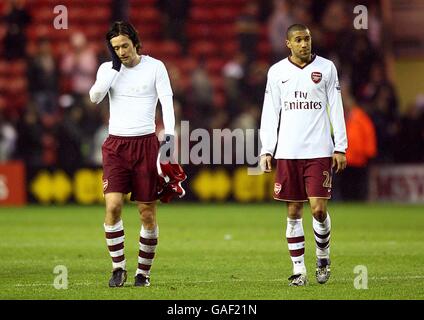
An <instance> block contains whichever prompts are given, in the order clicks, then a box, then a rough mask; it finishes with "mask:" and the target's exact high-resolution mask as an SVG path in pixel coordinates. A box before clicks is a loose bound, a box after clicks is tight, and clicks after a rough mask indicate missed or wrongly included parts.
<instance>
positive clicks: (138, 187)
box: [102, 133, 159, 202]
mask: <svg viewBox="0 0 424 320" xmlns="http://www.w3.org/2000/svg"><path fill="white" fill-rule="evenodd" d="M158 151H159V141H158V138H157V137H156V134H154V133H152V134H148V135H145V136H137V137H118V136H113V135H109V137H107V139H106V140H105V142H104V143H103V146H102V155H103V193H109V192H119V193H124V194H127V193H129V192H131V200H132V201H134V200H135V201H140V202H152V201H155V200H157V199H158V197H157V188H158V181H159V180H158V171H157V167H156V161H157V157H158Z"/></svg>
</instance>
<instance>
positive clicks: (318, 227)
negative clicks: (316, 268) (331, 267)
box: [312, 212, 331, 259]
mask: <svg viewBox="0 0 424 320" xmlns="http://www.w3.org/2000/svg"><path fill="white" fill-rule="evenodd" d="M312 221H313V222H312V225H313V228H314V235H315V244H316V255H317V258H318V259H328V258H330V231H331V219H330V215H329V214H328V212H327V218H326V219H325V220H324V221H323V222H319V221H318V220H315V218H313V219H312Z"/></svg>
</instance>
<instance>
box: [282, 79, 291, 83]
mask: <svg viewBox="0 0 424 320" xmlns="http://www.w3.org/2000/svg"><path fill="white" fill-rule="evenodd" d="M289 80H290V79H287V80H286V81H281V83H286V82H287V81H289Z"/></svg>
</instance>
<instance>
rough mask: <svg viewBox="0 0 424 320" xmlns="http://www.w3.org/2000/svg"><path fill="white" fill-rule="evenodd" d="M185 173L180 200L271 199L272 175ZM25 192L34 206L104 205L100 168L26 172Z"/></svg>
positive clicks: (224, 169)
mask: <svg viewBox="0 0 424 320" xmlns="http://www.w3.org/2000/svg"><path fill="white" fill-rule="evenodd" d="M184 170H185V171H186V173H187V174H188V177H189V178H188V179H187V180H186V181H185V182H184V183H183V184H184V186H185V188H186V191H187V194H186V196H185V197H184V198H183V199H182V200H187V201H204V202H209V201H210V202H223V201H237V202H260V201H265V200H271V199H272V196H273V183H274V175H272V174H262V175H248V173H247V167H245V166H225V165H223V166H219V167H208V166H202V167H199V166H185V167H184ZM27 188H28V190H27V192H28V199H29V201H30V202H34V203H41V204H50V203H56V204H65V203H69V202H74V203H78V204H87V205H89V204H99V203H103V201H104V198H103V185H102V169H101V168H76V169H66V170H65V169H58V168H55V169H46V168H28V177H27ZM174 201H175V200H174ZM178 201H181V200H178Z"/></svg>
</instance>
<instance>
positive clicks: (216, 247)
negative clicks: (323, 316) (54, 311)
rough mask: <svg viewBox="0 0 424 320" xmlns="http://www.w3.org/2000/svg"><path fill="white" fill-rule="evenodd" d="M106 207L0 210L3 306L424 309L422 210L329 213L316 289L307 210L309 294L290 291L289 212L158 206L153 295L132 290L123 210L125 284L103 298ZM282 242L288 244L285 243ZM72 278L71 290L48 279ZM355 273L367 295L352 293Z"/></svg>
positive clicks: (133, 238)
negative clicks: (325, 267) (339, 303)
mask: <svg viewBox="0 0 424 320" xmlns="http://www.w3.org/2000/svg"><path fill="white" fill-rule="evenodd" d="M103 211H104V209H103V207H101V206H96V207H80V206H49V207H42V206H29V207H25V208H0V234H1V238H2V241H1V242H0V252H1V268H0V279H1V281H0V299H145V300H156V299H165V300H167V299H194V300H197V299H202V300H208V299H215V300H221V299H236V300H237V299H253V300H261V299H269V300H274V299H278V300H286V299H423V298H424V268H423V266H424V232H423V230H424V207H423V206H405V205H375V204H336V203H330V207H329V211H330V214H331V218H332V226H333V230H332V235H331V237H332V238H331V257H332V262H333V264H332V275H331V278H330V280H329V282H328V283H327V284H325V285H319V284H317V283H316V281H315V276H314V271H315V244H314V238H313V233H312V222H311V215H310V213H309V212H310V211H309V207H305V215H304V229H305V238H306V253H305V254H306V264H307V268H308V273H309V280H310V284H309V285H308V286H307V287H299V288H294V287H288V286H287V284H288V281H287V277H288V276H289V275H290V274H291V265H292V264H291V261H290V258H289V255H288V250H287V243H286V240H285V206H284V205H283V204H281V203H273V204H249V205H237V204H233V205H227V204H218V205H212V204H210V205H198V204H178V203H177V204H171V205H159V211H158V221H159V227H160V237H159V246H158V248H157V254H156V258H155V261H154V264H153V268H152V277H151V282H152V286H151V287H149V288H136V287H133V281H134V279H133V276H134V273H135V269H136V266H137V255H138V234H139V229H140V222H139V217H138V214H137V212H136V207H135V206H134V205H131V204H126V205H125V207H124V216H123V217H124V227H125V237H126V241H125V255H126V259H127V268H128V281H127V283H126V285H125V287H124V288H113V289H111V288H108V286H107V283H108V279H109V277H110V272H111V261H110V257H109V254H108V251H107V248H106V243H105V239H104V231H103V226H102V223H103ZM283 236H284V237H283ZM57 265H64V266H66V267H67V269H68V273H69V274H68V289H66V290H64V289H62V290H57V289H55V288H54V287H53V282H54V278H55V277H56V276H57V274H54V273H53V269H54V267H55V266H57ZM357 265H364V266H366V267H367V270H368V289H367V290H357V289H355V287H354V279H355V277H356V276H358V274H355V273H354V268H355V266H357Z"/></svg>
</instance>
